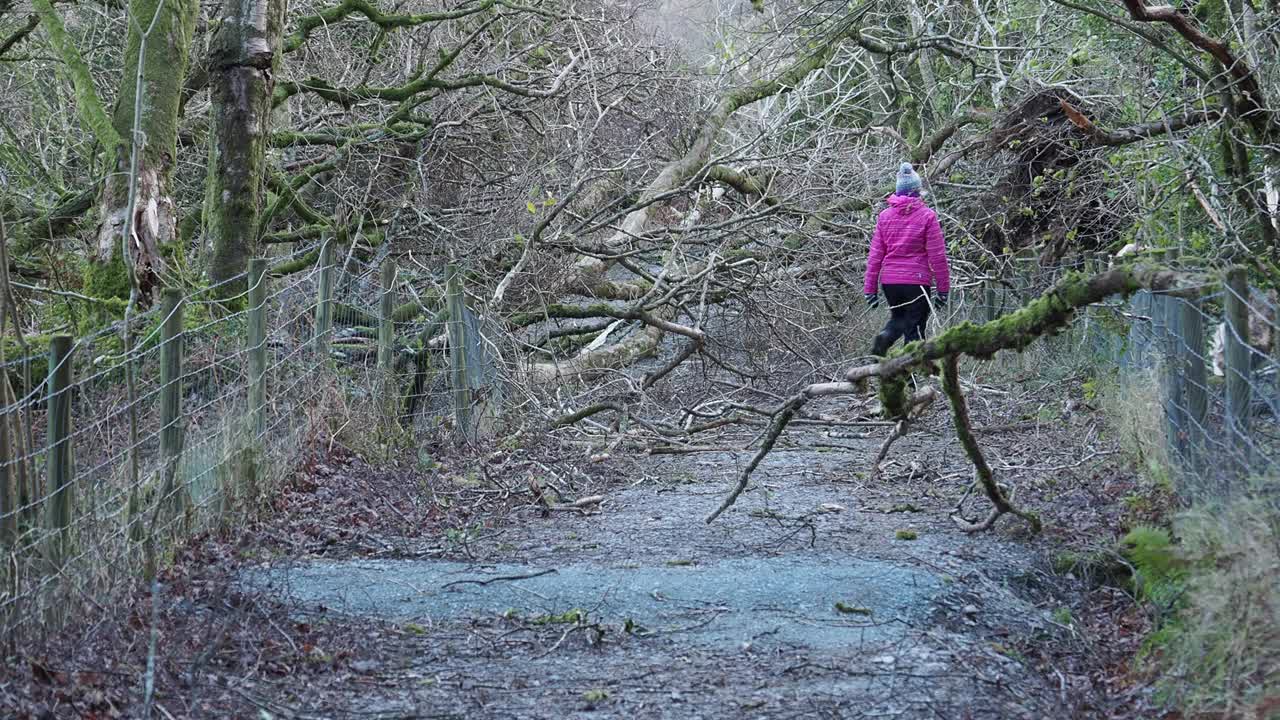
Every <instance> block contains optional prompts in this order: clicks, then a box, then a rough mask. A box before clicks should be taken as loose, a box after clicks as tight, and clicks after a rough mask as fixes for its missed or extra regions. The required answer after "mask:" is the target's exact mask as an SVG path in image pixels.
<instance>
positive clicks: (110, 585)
mask: <svg viewBox="0 0 1280 720" xmlns="http://www.w3.org/2000/svg"><path fill="white" fill-rule="evenodd" d="M336 249H337V248H336V247H335V245H333V244H328V245H327V246H321V247H318V248H316V247H313V248H305V249H303V250H300V251H298V252H297V253H295V254H294V256H292V257H291V258H284V259H283V261H277V264H276V268H277V269H279V270H280V272H270V271H267V270H266V268H265V261H255V263H254V264H253V266H252V267H251V269H250V272H248V273H246V274H245V275H242V276H240V277H237V278H233V279H231V280H230V281H228V284H232V286H235V287H244V288H245V289H244V290H243V291H242V292H240V293H239V294H232V295H231V296H230V297H228V296H227V293H226V292H225V290H226V288H223V287H216V288H206V289H201V290H198V291H195V292H191V293H189V294H187V295H185V296H183V295H181V294H180V293H177V292H176V291H166V292H165V293H164V295H163V300H162V302H161V303H160V305H159V306H158V307H155V308H153V309H151V310H149V311H147V312H145V313H140V314H137V315H136V316H135V317H134V318H132V319H131V321H130V324H129V327H130V333H131V336H130V341H131V342H130V343H129V345H130V346H131V350H130V351H126V344H125V339H124V336H123V333H122V329H123V323H117V324H116V325H114V326H112V327H109V328H107V329H106V330H104V331H102V332H99V333H97V334H94V335H90V336H86V337H82V338H79V339H75V340H72V339H71V338H68V337H54V338H52V339H51V340H50V341H49V348H48V350H47V351H44V352H39V353H33V354H31V355H29V356H24V357H22V358H18V359H15V360H10V361H8V362H7V363H5V365H4V366H3V368H0V369H2V370H3V375H2V377H0V380H3V383H0V385H3V389H4V390H5V391H6V392H5V398H4V402H3V407H2V409H0V450H2V451H3V455H2V459H3V462H2V464H0V550H3V553H4V562H3V564H2V565H0V639H3V640H7V641H9V642H18V641H20V640H21V639H22V638H23V637H24V633H36V632H41V631H48V630H51V629H53V628H57V627H60V626H62V625H63V624H64V623H66V622H69V621H71V620H72V619H77V620H82V619H83V618H84V617H86V616H87V614H89V613H92V612H93V611H94V610H95V609H99V610H100V609H102V608H105V607H108V606H109V605H110V601H111V598H112V597H115V596H117V595H116V594H117V593H120V592H127V591H128V590H129V589H130V588H131V587H133V585H134V583H136V581H137V579H138V578H139V577H142V576H145V575H146V574H149V573H153V572H155V570H156V568H157V567H158V566H159V565H160V564H162V563H163V562H164V560H165V558H166V555H167V554H168V553H170V552H171V551H172V550H173V548H174V547H175V545H174V543H175V541H180V540H181V539H182V538H184V537H188V536H190V535H191V534H193V533H197V532H202V531H206V530H211V529H215V528H217V527H219V526H223V527H225V526H226V525H227V524H228V523H232V522H235V521H236V520H237V519H239V518H244V517H248V516H252V514H253V513H254V512H256V510H257V508H258V507H260V506H261V505H263V504H264V502H265V501H266V499H267V493H269V492H270V490H271V488H272V487H273V486H274V485H275V484H276V483H277V482H279V481H280V480H281V478H282V477H283V475H284V474H285V473H286V472H287V471H288V468H289V467H291V466H292V464H293V463H292V462H291V461H293V460H295V459H296V458H297V457H298V456H299V455H300V454H301V453H302V452H304V450H305V449H306V448H307V447H308V446H309V445H314V444H316V443H320V442H324V441H326V440H329V439H331V438H334V437H336V436H338V435H339V434H341V433H342V430H343V426H344V425H347V424H358V425H359V426H360V427H359V430H360V431H361V433H362V436H363V437H375V438H381V439H382V440H383V441H384V443H391V442H394V441H395V440H396V436H397V434H400V435H403V434H404V429H405V428H407V427H412V426H413V424H414V423H415V422H416V423H418V426H419V427H420V428H421V427H424V426H426V427H429V428H431V429H439V428H454V427H458V424H459V421H461V422H462V423H463V424H464V425H465V424H467V423H470V422H471V420H470V419H471V418H473V417H477V416H479V415H482V414H483V412H482V408H483V407H484V405H485V403H492V399H493V398H494V397H498V396H500V393H497V392H496V391H495V390H494V386H496V385H497V384H498V382H499V372H498V369H497V368H498V365H497V363H498V358H497V356H496V355H495V353H494V352H492V351H491V350H490V349H489V347H488V345H489V343H487V341H486V340H484V339H481V338H480V336H479V330H480V326H479V321H478V319H477V315H476V313H475V312H473V311H472V310H471V307H470V303H468V301H467V299H466V297H465V294H464V291H463V289H462V285H461V282H460V281H459V280H455V281H454V282H453V283H452V284H451V288H452V290H451V292H450V291H445V290H443V289H442V290H440V291H435V290H431V288H435V287H440V288H443V287H444V275H445V272H444V268H441V269H440V271H439V272H435V273H433V272H423V273H419V274H418V275H416V276H408V275H406V276H402V277H398V274H397V272H396V269H395V267H394V265H392V264H391V263H390V262H389V261H388V262H383V263H379V262H367V261H364V260H361V259H359V258H357V257H355V256H354V255H353V254H350V253H348V254H346V255H339V254H337V253H335V252H334V251H335V250H336ZM458 274H459V275H460V273H458ZM419 288H423V289H419ZM424 295H426V296H425V297H424ZM447 297H452V298H453V303H452V306H453V307H452V308H450V303H446V302H445V299H446V298H447ZM396 298H402V299H403V302H401V303H400V304H398V305H397V304H396V303H395V302H394V300H395V299H396ZM450 313H452V314H450ZM424 316H426V317H427V318H428V320H430V321H428V322H424V320H423V317H424ZM445 336H448V337H450V338H456V344H457V345H458V346H459V348H460V349H461V352H460V353H458V354H457V357H456V358H454V359H453V360H452V364H454V365H457V364H460V363H462V364H465V365H466V367H467V368H469V369H468V370H467V371H466V372H462V373H456V379H457V380H458V382H461V383H463V385H462V386H459V385H458V384H457V382H451V380H450V375H449V374H447V373H444V372H442V370H443V369H444V368H446V367H449V366H450V364H451V362H450V359H449V358H448V357H447V356H446V355H445V354H444V353H445V351H446V349H447V345H448V343H446V342H445V341H443V340H442V339H441V338H442V337H445ZM462 389H465V390H466V392H465V393H463V392H460V390H462ZM459 402H465V403H466V405H465V406H462V405H459ZM466 430H468V432H472V433H473V434H474V432H475V428H474V426H472V427H468V428H466Z"/></svg>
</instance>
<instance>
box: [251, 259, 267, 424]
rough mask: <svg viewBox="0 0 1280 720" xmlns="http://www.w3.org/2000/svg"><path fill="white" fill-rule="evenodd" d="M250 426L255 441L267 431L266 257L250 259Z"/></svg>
mask: <svg viewBox="0 0 1280 720" xmlns="http://www.w3.org/2000/svg"><path fill="white" fill-rule="evenodd" d="M249 417H250V418H251V421H250V423H249V427H251V428H252V432H253V437H254V441H255V442H262V439H263V436H264V435H265V434H266V432H267V261H266V259H265V258H253V259H252V260H250V261H249Z"/></svg>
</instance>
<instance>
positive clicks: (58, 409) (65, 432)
mask: <svg viewBox="0 0 1280 720" xmlns="http://www.w3.org/2000/svg"><path fill="white" fill-rule="evenodd" d="M48 386H49V396H48V398H49V400H48V406H47V408H46V410H47V413H48V427H49V434H48V437H47V438H46V443H47V444H48V447H49V453H48V455H47V457H46V462H47V467H48V475H49V480H48V483H47V486H48V488H49V490H50V497H49V517H48V521H49V529H50V530H55V531H57V533H58V536H57V537H56V538H54V546H53V548H52V551H53V560H54V562H55V564H57V565H61V564H62V559H63V557H64V556H65V550H66V541H67V539H68V538H67V532H66V531H67V528H68V527H70V525H71V504H72V490H73V488H72V486H71V390H72V373H71V336H70V335H54V336H53V337H52V338H50V339H49V383H48Z"/></svg>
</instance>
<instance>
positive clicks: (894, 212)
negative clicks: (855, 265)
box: [863, 163, 951, 357]
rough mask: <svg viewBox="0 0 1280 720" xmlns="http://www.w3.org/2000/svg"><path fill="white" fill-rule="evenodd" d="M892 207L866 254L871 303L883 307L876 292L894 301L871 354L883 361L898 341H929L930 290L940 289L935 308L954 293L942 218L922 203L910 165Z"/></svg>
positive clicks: (879, 221)
mask: <svg viewBox="0 0 1280 720" xmlns="http://www.w3.org/2000/svg"><path fill="white" fill-rule="evenodd" d="M888 202H889V207H888V208H886V209H885V210H884V211H883V212H881V213H880V217H879V218H877V219H876V231H875V234H874V235H872V236H871V252H870V254H868V255H867V274H866V277H865V278H864V280H863V292H864V293H865V294H866V299H867V304H868V305H870V306H871V307H876V306H877V305H879V304H880V296H879V293H878V292H877V288H883V289H884V296H885V298H886V299H887V300H888V301H889V313H890V315H889V322H888V323H887V324H886V325H885V326H884V330H881V331H880V334H879V335H876V339H875V342H873V343H872V346H871V354H873V355H876V356H878V357H884V355H885V354H886V353H887V352H889V348H890V347H892V346H893V344H894V343H895V342H897V341H898V338H905V342H912V341H913V340H919V339H921V338H923V337H924V328H925V323H926V322H927V321H928V320H929V310H930V306H929V288H930V287H934V288H936V289H937V292H936V295H935V296H934V300H933V304H934V305H935V306H936V307H939V308H941V307H944V306H945V305H946V304H947V293H948V292H950V291H951V271H950V268H949V267H948V265H947V248H946V243H945V242H944V241H943V238H942V226H941V225H939V224H938V214H937V213H935V212H934V211H933V210H930V209H929V208H928V207H927V206H926V205H925V204H924V201H923V200H921V199H920V176H919V175H917V174H916V171H915V169H914V168H912V167H911V163H902V167H901V168H899V169H898V177H897V186H896V188H895V192H894V193H893V194H892V195H890V196H889V200H888Z"/></svg>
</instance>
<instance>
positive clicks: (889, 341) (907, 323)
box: [871, 285, 929, 357]
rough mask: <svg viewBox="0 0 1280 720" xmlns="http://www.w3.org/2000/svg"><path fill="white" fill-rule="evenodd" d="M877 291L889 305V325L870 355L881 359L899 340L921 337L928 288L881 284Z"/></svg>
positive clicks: (926, 308)
mask: <svg viewBox="0 0 1280 720" xmlns="http://www.w3.org/2000/svg"><path fill="white" fill-rule="evenodd" d="M880 289H882V290H883V291H884V298H885V300H887V301H888V302H889V322H887V323H885V326H884V329H883V330H881V331H880V334H879V335H876V339H875V342H873V343H872V344H871V354H872V355H876V356H879V357H884V355H885V353H887V352H889V348H890V347H892V346H893V344H894V343H895V342H897V341H898V338H905V342H912V341H915V340H919V339H921V338H923V337H924V326H925V323H927V322H928V321H929V286H928V285H881V286H880Z"/></svg>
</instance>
